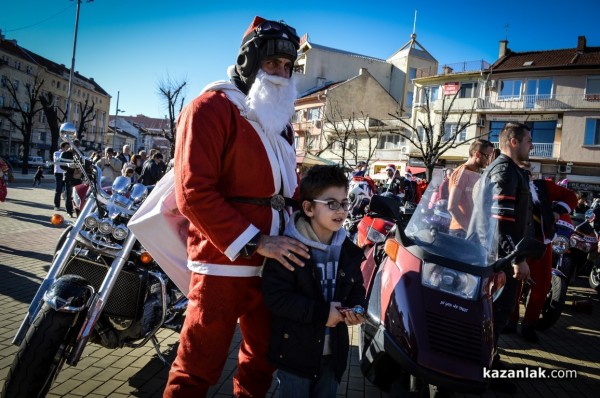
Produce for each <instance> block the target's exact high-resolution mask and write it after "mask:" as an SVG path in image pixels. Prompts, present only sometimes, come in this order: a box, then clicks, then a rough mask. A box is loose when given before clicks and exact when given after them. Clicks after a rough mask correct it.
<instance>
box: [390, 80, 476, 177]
mask: <svg viewBox="0 0 600 398" xmlns="http://www.w3.org/2000/svg"><path fill="white" fill-rule="evenodd" d="M423 90H424V92H423V95H424V98H425V103H424V104H423V105H422V106H419V107H415V111H418V114H417V115H416V126H414V125H413V124H411V123H410V121H408V120H407V119H406V118H403V117H402V116H401V115H402V112H401V111H398V112H397V113H396V114H390V116H392V117H394V118H395V119H397V120H398V121H399V122H400V123H401V124H402V125H403V126H404V128H403V129H402V130H400V131H398V132H397V134H399V135H400V136H402V137H403V138H404V139H406V140H408V141H409V142H410V143H411V144H412V145H413V147H414V148H416V149H417V150H418V151H419V153H420V154H421V156H422V158H423V163H424V164H425V168H426V169H427V179H428V180H429V179H431V175H432V173H433V169H434V167H435V165H436V164H437V163H438V161H439V159H440V157H441V156H442V155H443V154H444V153H446V152H447V151H448V150H450V149H453V148H458V147H459V146H461V145H465V144H467V143H469V142H471V141H473V140H476V139H478V138H480V137H481V136H482V134H476V135H475V136H474V137H472V138H468V139H465V140H460V139H459V138H460V136H461V134H462V133H463V132H466V130H467V129H468V128H469V127H470V126H473V125H475V124H476V122H477V121H476V120H475V121H473V116H474V115H475V107H476V104H477V99H476V98H473V104H472V106H471V108H470V109H461V110H459V111H457V112H452V108H453V106H454V102H455V101H456V99H457V98H458V94H459V92H457V93H456V94H454V95H453V96H451V97H450V98H449V101H450V102H448V97H449V96H445V95H444V96H443V97H442V104H441V105H442V107H441V112H440V117H439V119H438V120H437V121H435V120H433V118H432V109H431V102H430V94H431V92H430V90H429V89H427V88H424V89H423ZM450 115H452V121H451V123H452V124H456V129H455V130H454V131H447V129H446V124H447V123H449V121H448V118H449V117H450Z"/></svg>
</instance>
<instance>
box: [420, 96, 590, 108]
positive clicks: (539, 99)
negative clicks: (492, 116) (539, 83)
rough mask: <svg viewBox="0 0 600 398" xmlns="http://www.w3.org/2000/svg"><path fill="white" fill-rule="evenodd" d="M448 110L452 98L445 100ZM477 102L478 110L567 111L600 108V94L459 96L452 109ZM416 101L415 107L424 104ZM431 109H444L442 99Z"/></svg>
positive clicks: (471, 106) (434, 103)
mask: <svg viewBox="0 0 600 398" xmlns="http://www.w3.org/2000/svg"><path fill="white" fill-rule="evenodd" d="M443 102H444V108H445V109H446V110H447V109H448V106H450V102H452V98H450V97H447V98H446V99H445V100H444V101H443ZM473 104H475V108H474V109H475V110H478V111H482V110H485V111H502V112H504V111H515V110H520V111H528V110H534V111H565V110H585V109H594V110H600V95H596V94H593V95H585V96H584V95H521V96H504V97H498V96H491V97H485V98H457V99H456V100H455V101H454V104H452V111H456V112H458V111H463V110H467V111H468V110H470V109H472V108H473ZM424 105H425V104H424V103H415V104H414V106H415V108H418V107H422V106H424ZM431 109H433V110H434V111H435V112H440V111H441V110H442V100H441V99H438V100H435V101H432V103H431Z"/></svg>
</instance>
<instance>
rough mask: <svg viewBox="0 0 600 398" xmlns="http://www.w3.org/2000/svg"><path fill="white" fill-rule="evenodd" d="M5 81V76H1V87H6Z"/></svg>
mask: <svg viewBox="0 0 600 398" xmlns="http://www.w3.org/2000/svg"><path fill="white" fill-rule="evenodd" d="M6 81H7V77H6V76H5V75H2V82H1V83H2V87H6V86H7V84H6Z"/></svg>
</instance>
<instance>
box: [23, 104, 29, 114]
mask: <svg viewBox="0 0 600 398" xmlns="http://www.w3.org/2000/svg"><path fill="white" fill-rule="evenodd" d="M23 110H24V111H25V112H29V103H27V102H26V103H24V104H23Z"/></svg>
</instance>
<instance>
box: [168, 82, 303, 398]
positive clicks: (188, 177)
mask: <svg viewBox="0 0 600 398" xmlns="http://www.w3.org/2000/svg"><path fill="white" fill-rule="evenodd" d="M248 114H249V112H248V109H247V108H246V105H245V95H244V94H243V93H242V92H241V91H239V90H238V89H237V88H236V87H235V86H234V85H232V84H230V83H228V82H220V83H217V84H215V85H212V86H210V87H207V88H205V90H204V92H203V94H201V95H200V96H199V97H197V98H196V99H194V101H193V102H192V103H190V104H189V105H188V106H186V107H185V109H184V110H183V111H182V113H181V115H180V118H179V121H178V127H177V146H176V150H175V179H176V182H175V189H176V197H177V205H178V207H179V209H180V211H181V213H182V214H183V215H185V216H186V218H188V219H189V221H190V226H189V237H188V242H187V248H188V268H190V269H191V270H192V271H193V275H192V280H191V283H190V293H189V295H188V298H189V305H188V309H187V316H186V320H185V324H184V326H183V329H182V331H181V337H180V345H179V349H178V352H177V358H176V360H175V362H174V363H173V366H172V368H171V372H170V374H169V381H168V384H167V388H166V390H165V396H166V397H172V396H177V397H183V396H204V395H206V391H207V390H208V388H209V387H210V386H211V385H214V384H216V383H217V381H218V379H219V377H220V376H221V372H222V370H223V366H224V364H225V361H226V359H227V356H228V351H229V346H230V343H231V340H232V337H233V333H234V331H235V328H236V324H237V321H238V318H239V324H240V330H241V332H242V336H243V341H242V344H241V347H240V352H239V356H238V358H239V359H238V372H237V374H236V375H235V376H234V394H235V395H236V396H264V395H265V394H266V392H267V391H268V389H269V387H270V385H271V379H272V374H273V371H274V368H273V367H272V366H271V365H270V364H269V363H268V362H267V359H266V353H267V347H268V336H269V331H270V314H269V313H268V311H267V309H266V307H265V306H264V304H263V302H262V292H261V282H260V277H259V275H260V272H261V269H262V264H263V261H264V258H263V257H262V256H260V255H258V254H256V253H255V254H254V255H252V256H251V257H250V258H244V257H242V256H240V255H239V252H240V250H241V249H242V248H243V247H244V245H246V244H247V243H248V242H249V241H250V240H251V238H252V237H254V236H255V235H256V234H257V233H258V232H261V233H263V234H267V235H276V234H277V232H278V229H279V225H280V219H279V218H280V216H281V214H282V213H281V212H278V211H276V210H274V209H273V208H271V207H270V206H265V205H260V204H256V203H248V202H252V200H250V201H244V200H239V199H240V198H242V199H244V198H245V199H262V200H263V201H264V199H268V198H271V197H272V196H274V195H276V194H282V195H283V196H285V197H288V198H291V197H292V196H293V194H294V192H295V190H296V187H297V176H296V173H295V167H296V164H295V162H296V158H295V154H294V149H293V146H292V145H291V144H290V143H289V142H288V141H287V140H286V139H285V138H284V137H282V136H276V137H268V136H267V134H265V133H264V132H263V131H262V130H261V127H260V125H259V124H258V123H257V122H255V121H250V120H248V119H247V118H246V117H247V115H248ZM284 217H285V218H287V213H285V215H284Z"/></svg>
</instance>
